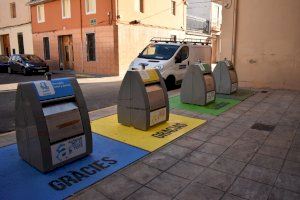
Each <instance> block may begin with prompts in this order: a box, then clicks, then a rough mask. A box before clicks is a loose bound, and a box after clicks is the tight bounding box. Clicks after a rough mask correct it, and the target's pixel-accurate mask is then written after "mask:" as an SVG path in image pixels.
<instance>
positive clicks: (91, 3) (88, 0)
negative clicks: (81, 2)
mask: <svg viewBox="0 0 300 200" xmlns="http://www.w3.org/2000/svg"><path fill="white" fill-rule="evenodd" d="M85 13H86V14H87V15H90V14H95V13H96V0H85Z"/></svg>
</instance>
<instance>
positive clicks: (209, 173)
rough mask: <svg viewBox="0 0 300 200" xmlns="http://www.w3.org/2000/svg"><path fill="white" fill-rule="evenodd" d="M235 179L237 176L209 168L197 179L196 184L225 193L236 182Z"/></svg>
mask: <svg viewBox="0 0 300 200" xmlns="http://www.w3.org/2000/svg"><path fill="white" fill-rule="evenodd" d="M235 178H236V176H234V175H230V174H226V173H223V172H220V171H216V170H213V169H209V168H207V169H206V170H205V171H204V172H203V173H201V174H200V176H199V177H198V178H197V179H196V182H197V183H201V184H204V185H207V186H209V187H212V188H216V189H219V190H222V191H224V192H225V191H227V189H228V188H229V187H230V186H231V184H232V183H233V182H234V180H235Z"/></svg>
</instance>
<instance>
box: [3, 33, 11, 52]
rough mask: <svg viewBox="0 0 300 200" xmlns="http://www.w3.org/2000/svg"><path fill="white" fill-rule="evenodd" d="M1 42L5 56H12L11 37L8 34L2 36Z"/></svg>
mask: <svg viewBox="0 0 300 200" xmlns="http://www.w3.org/2000/svg"><path fill="white" fill-rule="evenodd" d="M1 41H2V44H3V45H2V47H3V49H2V52H3V55H6V56H10V55H11V53H10V42H9V35H8V34H6V35H1Z"/></svg>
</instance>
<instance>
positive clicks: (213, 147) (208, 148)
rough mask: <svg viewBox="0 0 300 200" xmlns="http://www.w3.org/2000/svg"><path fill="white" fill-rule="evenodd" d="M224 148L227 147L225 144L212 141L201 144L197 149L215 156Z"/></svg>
mask: <svg viewBox="0 0 300 200" xmlns="http://www.w3.org/2000/svg"><path fill="white" fill-rule="evenodd" d="M226 149H227V147H226V146H222V145H219V144H213V143H209V142H206V143H204V144H203V145H201V146H200V147H199V148H198V149H197V151H200V152H204V153H210V154H214V155H216V156H219V155H221V154H222V153H223V152H224V151H225V150H226Z"/></svg>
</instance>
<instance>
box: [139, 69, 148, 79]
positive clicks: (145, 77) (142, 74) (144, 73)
mask: <svg viewBox="0 0 300 200" xmlns="http://www.w3.org/2000/svg"><path fill="white" fill-rule="evenodd" d="M139 73H140V76H141V77H142V79H143V80H148V79H150V76H149V74H148V72H147V71H146V70H142V71H139Z"/></svg>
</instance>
